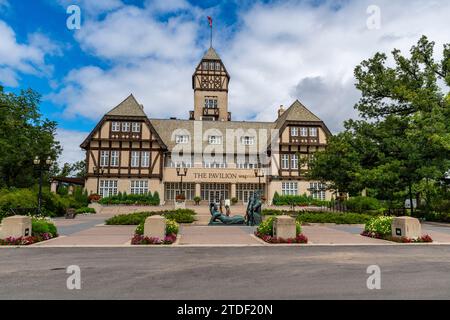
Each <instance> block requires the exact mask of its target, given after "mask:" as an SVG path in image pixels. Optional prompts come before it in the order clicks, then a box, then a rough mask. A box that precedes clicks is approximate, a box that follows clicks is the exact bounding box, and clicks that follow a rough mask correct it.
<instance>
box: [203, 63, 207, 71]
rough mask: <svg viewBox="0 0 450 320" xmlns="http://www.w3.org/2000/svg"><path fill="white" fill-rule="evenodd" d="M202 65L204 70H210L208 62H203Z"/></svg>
mask: <svg viewBox="0 0 450 320" xmlns="http://www.w3.org/2000/svg"><path fill="white" fill-rule="evenodd" d="M202 65H203V66H202V68H203V70H208V62H203V63H202Z"/></svg>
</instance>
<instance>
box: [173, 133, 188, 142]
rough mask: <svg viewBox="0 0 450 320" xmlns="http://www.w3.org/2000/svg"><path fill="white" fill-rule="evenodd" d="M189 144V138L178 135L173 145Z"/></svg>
mask: <svg viewBox="0 0 450 320" xmlns="http://www.w3.org/2000/svg"><path fill="white" fill-rule="evenodd" d="M188 142H189V136H188V135H185V134H180V135H176V136H175V143H179V144H185V143H188Z"/></svg>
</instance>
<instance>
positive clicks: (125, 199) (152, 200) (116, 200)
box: [98, 191, 160, 206]
mask: <svg viewBox="0 0 450 320" xmlns="http://www.w3.org/2000/svg"><path fill="white" fill-rule="evenodd" d="M98 202H99V203H100V204H106V205H114V204H140V205H150V206H157V205H159V203H160V198H159V193H158V192H157V191H155V193H154V194H153V195H152V193H151V192H148V193H145V194H129V195H128V194H127V193H126V192H124V193H121V192H119V193H118V194H117V195H114V196H111V197H104V198H101V199H100V200H99V201H98Z"/></svg>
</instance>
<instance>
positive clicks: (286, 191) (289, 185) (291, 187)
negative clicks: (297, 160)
mask: <svg viewBox="0 0 450 320" xmlns="http://www.w3.org/2000/svg"><path fill="white" fill-rule="evenodd" d="M281 194H282V195H283V196H288V195H290V196H294V195H297V194H298V184H297V182H282V183H281Z"/></svg>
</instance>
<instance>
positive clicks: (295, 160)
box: [291, 154, 298, 169]
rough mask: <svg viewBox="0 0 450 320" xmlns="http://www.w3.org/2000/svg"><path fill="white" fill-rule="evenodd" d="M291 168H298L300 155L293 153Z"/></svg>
mask: <svg viewBox="0 0 450 320" xmlns="http://www.w3.org/2000/svg"><path fill="white" fill-rule="evenodd" d="M291 169H298V155H297V154H291Z"/></svg>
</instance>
